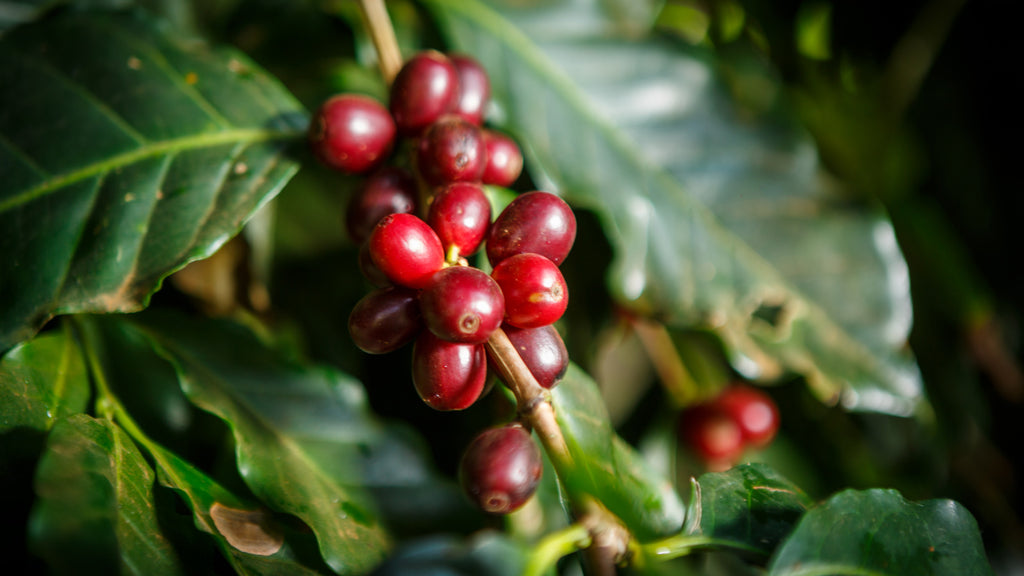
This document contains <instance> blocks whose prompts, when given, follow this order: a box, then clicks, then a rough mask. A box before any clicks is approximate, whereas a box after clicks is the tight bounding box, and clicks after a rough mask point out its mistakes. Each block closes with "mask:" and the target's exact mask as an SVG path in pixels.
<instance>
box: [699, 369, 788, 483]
mask: <svg viewBox="0 0 1024 576" xmlns="http://www.w3.org/2000/svg"><path fill="white" fill-rule="evenodd" d="M778 429H779V409H778V407H777V406H776V404H775V401H774V400H772V398H771V396H769V395H767V394H765V393H764V392H763V391H761V390H759V389H757V388H754V387H752V386H749V385H747V384H743V383H733V384H730V385H729V386H727V387H726V388H725V389H724V390H723V391H722V392H721V393H720V394H719V395H718V396H716V397H715V398H714V399H712V400H711V401H709V402H705V403H701V404H697V405H695V406H691V407H689V408H687V409H686V410H684V411H683V412H682V414H681V415H680V422H679V432H680V435H681V436H682V439H683V441H684V442H686V444H687V445H688V446H689V447H690V448H691V449H692V450H693V451H694V452H695V453H696V454H697V455H698V456H699V457H701V458H702V459H703V460H704V462H705V464H706V465H707V467H708V468H709V469H711V470H716V471H717V470H725V469H727V468H730V467H731V466H732V465H734V464H736V462H737V461H738V460H739V458H740V457H741V456H742V455H743V452H744V450H746V449H747V448H748V447H751V448H764V447H765V446H767V445H768V444H769V443H771V441H772V439H773V438H775V433H776V432H777V431H778Z"/></svg>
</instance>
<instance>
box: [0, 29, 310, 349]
mask: <svg viewBox="0 0 1024 576" xmlns="http://www.w3.org/2000/svg"><path fill="white" fill-rule="evenodd" d="M304 126H305V119H304V115H303V112H302V110H301V108H300V106H299V105H298V103H297V102H295V100H294V99H293V98H292V97H291V96H290V95H289V94H288V93H287V92H286V91H285V90H284V89H283V88H282V87H281V86H280V85H279V84H278V83H277V82H276V81H275V80H274V79H272V78H270V77H268V76H267V75H266V74H265V73H263V72H262V71H260V70H259V69H258V68H257V67H256V65H255V64H253V63H252V62H251V61H249V60H248V59H246V58H245V57H244V56H243V55H241V54H240V53H238V52H235V51H233V50H229V49H218V48H212V47H210V46H208V45H205V44H203V43H200V42H197V41H188V40H183V39H181V38H175V37H171V36H169V35H165V34H163V31H162V29H161V28H160V27H159V26H158V25H157V24H155V23H154V22H151V21H150V20H148V19H146V18H144V17H142V16H132V15H125V14H116V13H103V14H99V15H88V14H86V13H80V12H75V11H63V12H60V13H59V14H55V15H54V16H53V17H49V18H44V19H42V20H40V21H39V22H36V23H33V24H30V25H26V26H22V27H19V28H16V29H15V30H13V31H11V32H10V33H8V34H6V35H4V36H3V37H2V38H0V183H2V184H0V253H3V254H4V255H5V256H4V258H3V259H0V350H5V349H7V348H9V347H10V346H12V345H13V344H15V343H17V342H19V341H21V340H24V339H26V338H27V337H28V336H30V335H31V334H32V332H33V331H34V330H36V329H37V328H38V327H39V325H41V324H42V323H43V322H45V321H46V320H47V319H48V318H50V317H51V316H53V315H54V314H62V313H76V312H87V311H100V312H107V311H127V310H137V309H139V308H140V307H141V306H143V305H144V304H145V302H146V300H147V298H148V296H149V294H150V293H151V292H152V291H153V290H154V289H155V288H156V287H157V286H158V285H159V282H160V280H161V279H162V278H164V277H165V276H166V275H167V274H169V273H170V272H172V271H174V270H176V269H178V268H180V267H182V266H183V265H184V264H186V263H187V262H189V261H191V260H195V259H198V258H203V257H205V256H208V255H209V254H211V253H212V252H213V251H214V250H216V249H217V248H218V247H219V246H220V245H221V244H223V243H224V242H225V241H226V240H227V239H228V238H229V237H230V236H231V235H233V234H234V233H236V232H237V231H238V229H239V228H240V227H241V226H242V224H243V223H244V222H245V221H246V220H247V219H248V218H249V217H250V216H251V215H252V214H253V213H254V212H255V211H256V210H257V209H258V208H259V207H260V206H262V205H263V204H264V203H266V202H267V201H268V200H269V199H270V198H271V197H273V196H274V195H275V194H276V193H277V191H278V190H280V188H281V187H282V186H283V185H284V183H285V182H286V181H287V180H288V178H289V177H290V176H291V175H292V173H293V172H294V171H295V164H294V163H293V162H292V161H290V160H288V159H287V158H286V157H285V156H284V148H285V146H286V145H287V144H288V143H289V142H292V141H294V140H295V139H296V138H301V136H302V134H303V131H304Z"/></svg>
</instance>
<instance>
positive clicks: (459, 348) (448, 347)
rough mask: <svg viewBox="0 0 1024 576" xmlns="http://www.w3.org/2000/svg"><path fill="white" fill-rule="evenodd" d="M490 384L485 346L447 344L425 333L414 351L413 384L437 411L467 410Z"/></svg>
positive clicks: (417, 342)
mask: <svg viewBox="0 0 1024 576" xmlns="http://www.w3.org/2000/svg"><path fill="white" fill-rule="evenodd" d="M486 381H487V352H486V351H485V350H484V346H483V344H459V343H456V342H448V341H446V340H442V339H440V338H438V337H437V336H434V334H433V333H432V332H430V331H429V330H424V331H423V332H421V333H420V335H419V337H417V338H416V343H415V344H414V345H413V349H412V383H413V385H414V386H415V387H416V392H417V393H418V394H419V395H420V398H422V399H423V401H424V402H426V403H427V405H428V406H430V407H431V408H433V409H435V410H465V409H466V408H469V407H470V406H472V405H473V403H474V402H476V400H477V398H479V397H480V394H481V392H483V389H484V384H485V383H486Z"/></svg>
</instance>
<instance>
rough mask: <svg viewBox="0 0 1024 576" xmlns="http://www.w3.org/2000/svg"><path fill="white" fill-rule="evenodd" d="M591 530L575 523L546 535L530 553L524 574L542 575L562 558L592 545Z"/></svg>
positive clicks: (529, 575) (527, 575)
mask: <svg viewBox="0 0 1024 576" xmlns="http://www.w3.org/2000/svg"><path fill="white" fill-rule="evenodd" d="M590 543H591V539H590V532H589V531H588V530H587V528H586V526H583V525H582V524H573V525H572V526H569V527H568V528H566V529H564V530H561V531H559V532H553V533H551V534H548V535H547V536H545V537H544V539H543V540H541V541H540V543H539V544H537V546H536V547H535V548H534V550H533V553H531V554H530V559H529V561H527V563H526V568H525V569H524V570H523V576H540V575H542V574H544V573H546V572H547V571H548V570H550V569H551V568H552V567H553V566H554V565H555V564H556V563H557V562H558V560H559V559H560V558H562V557H563V556H567V555H569V554H572V553H573V552H576V551H577V550H580V549H583V548H586V547H587V546H590Z"/></svg>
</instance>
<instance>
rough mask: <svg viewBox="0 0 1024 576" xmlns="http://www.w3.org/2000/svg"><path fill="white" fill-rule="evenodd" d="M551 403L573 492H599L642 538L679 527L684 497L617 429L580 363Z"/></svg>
mask: <svg viewBox="0 0 1024 576" xmlns="http://www.w3.org/2000/svg"><path fill="white" fill-rule="evenodd" d="M552 404H553V405H554V407H555V418H556V419H557V420H558V425H559V427H560V428H561V429H562V433H563V434H564V436H565V442H566V444H567V446H568V447H569V453H570V455H571V457H572V466H571V467H570V468H569V469H568V470H565V471H564V474H562V475H560V476H561V479H562V480H563V481H564V482H565V487H566V489H567V490H568V491H569V492H570V494H579V495H587V494H589V495H591V496H594V497H596V498H597V499H598V500H600V501H601V503H603V504H604V505H605V507H607V508H608V509H609V510H611V511H612V512H613V513H614V514H615V515H616V516H618V517H619V518H620V519H621V520H622V521H623V522H624V523H625V525H626V527H627V528H629V530H630V531H631V532H633V534H634V535H635V536H636V537H637V538H638V539H640V540H641V541H644V540H650V539H654V538H658V537H661V536H665V535H667V534H671V533H673V532H678V531H679V529H680V527H681V526H682V524H683V505H682V501H681V500H680V499H679V496H678V495H677V494H676V492H675V491H674V490H673V488H672V486H671V484H669V482H668V481H667V480H665V479H663V478H661V477H659V476H658V475H657V474H656V473H654V471H653V470H652V469H651V468H650V467H649V466H648V465H647V464H646V463H645V462H644V460H643V458H642V457H641V456H640V455H639V454H638V453H637V452H636V451H635V450H634V449H633V448H632V447H631V446H630V445H629V444H627V443H626V442H625V441H624V440H622V438H620V437H619V436H618V435H617V434H616V433H615V430H614V429H613V428H612V425H611V422H610V421H609V419H608V410H607V409H606V408H605V405H604V401H603V400H602V398H601V393H600V391H599V390H598V389H597V385H596V384H595V383H594V381H593V380H591V379H590V377H589V376H587V375H586V373H585V372H583V371H582V370H580V369H579V368H578V367H577V366H576V365H575V364H571V365H570V366H569V371H568V372H567V373H566V375H565V378H563V379H562V381H561V382H560V383H559V384H558V386H557V387H555V389H554V390H552Z"/></svg>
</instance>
